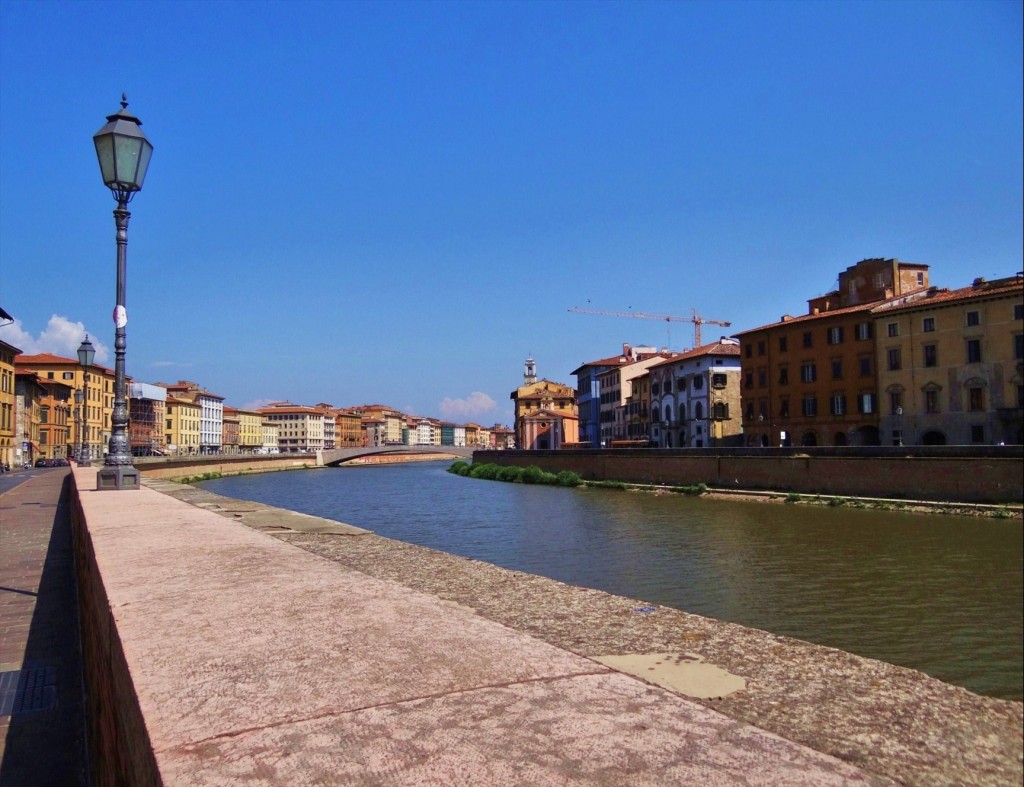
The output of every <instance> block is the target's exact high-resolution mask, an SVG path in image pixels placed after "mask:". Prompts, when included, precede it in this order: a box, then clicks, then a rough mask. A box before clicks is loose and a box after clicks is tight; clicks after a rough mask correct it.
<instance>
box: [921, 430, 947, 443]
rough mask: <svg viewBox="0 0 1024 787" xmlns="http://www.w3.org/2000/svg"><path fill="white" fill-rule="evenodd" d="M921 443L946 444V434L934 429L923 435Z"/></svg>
mask: <svg viewBox="0 0 1024 787" xmlns="http://www.w3.org/2000/svg"><path fill="white" fill-rule="evenodd" d="M921 443H922V444H924V445H945V444H946V435H944V434H943V433H942V432H939V431H936V430H934V429H933V430H932V431H930V432H925V433H924V435H923V436H922V437H921Z"/></svg>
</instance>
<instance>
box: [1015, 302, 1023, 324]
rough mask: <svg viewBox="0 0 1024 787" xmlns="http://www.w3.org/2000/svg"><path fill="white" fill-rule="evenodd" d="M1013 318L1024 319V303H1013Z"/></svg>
mask: <svg viewBox="0 0 1024 787" xmlns="http://www.w3.org/2000/svg"><path fill="white" fill-rule="evenodd" d="M1013 319H1015V320H1024V303H1015V304H1013Z"/></svg>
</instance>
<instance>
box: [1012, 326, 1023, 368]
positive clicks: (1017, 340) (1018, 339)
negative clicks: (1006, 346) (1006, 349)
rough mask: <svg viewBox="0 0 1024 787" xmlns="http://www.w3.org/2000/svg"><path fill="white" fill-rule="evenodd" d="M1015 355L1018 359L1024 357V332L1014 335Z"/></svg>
mask: <svg viewBox="0 0 1024 787" xmlns="http://www.w3.org/2000/svg"><path fill="white" fill-rule="evenodd" d="M1013 357H1014V359H1016V360H1018V361H1019V360H1021V359H1024V333H1016V334H1014V335H1013Z"/></svg>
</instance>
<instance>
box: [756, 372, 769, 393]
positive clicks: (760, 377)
mask: <svg viewBox="0 0 1024 787" xmlns="http://www.w3.org/2000/svg"><path fill="white" fill-rule="evenodd" d="M767 385H768V373H767V372H766V371H765V370H764V369H758V370H757V386H758V388H764V387H765V386H767Z"/></svg>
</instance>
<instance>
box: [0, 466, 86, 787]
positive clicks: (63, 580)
mask: <svg viewBox="0 0 1024 787" xmlns="http://www.w3.org/2000/svg"><path fill="white" fill-rule="evenodd" d="M66 481H67V482H70V475H69V473H68V471H67V470H65V469H57V468H54V469H47V470H40V471H22V472H18V473H14V474H11V475H5V476H4V477H2V478H0V757H2V762H0V785H3V787H7V786H8V785H10V787H31V785H61V787H63V786H64V785H67V786H68V787H74V785H85V784H87V783H88V782H87V779H86V770H87V769H86V757H85V727H84V717H83V710H82V707H83V705H82V665H81V653H80V650H79V637H78V612H77V603H76V599H75V584H74V569H73V563H72V553H71V527H70V522H71V520H70V516H69V503H68V497H69V494H70V483H68V484H67V487H68V488H65V482H66Z"/></svg>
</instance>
